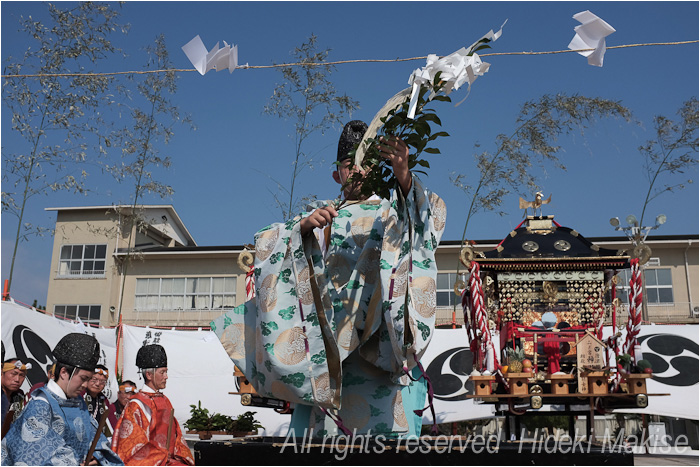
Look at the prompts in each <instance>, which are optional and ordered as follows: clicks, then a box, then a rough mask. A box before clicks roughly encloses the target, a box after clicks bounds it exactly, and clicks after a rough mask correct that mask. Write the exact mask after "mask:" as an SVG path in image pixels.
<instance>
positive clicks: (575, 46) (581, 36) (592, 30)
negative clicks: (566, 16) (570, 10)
mask: <svg viewBox="0 0 700 467" xmlns="http://www.w3.org/2000/svg"><path fill="white" fill-rule="evenodd" d="M573 18H574V19H575V20H576V21H579V22H580V23H581V24H580V25H578V26H576V27H575V28H574V31H575V32H576V35H575V36H574V38H573V39H571V42H570V43H569V49H571V50H579V49H595V50H588V51H585V52H579V54H581V55H583V56H584V57H588V64H589V65H593V66H603V56H604V55H605V38H606V37H607V36H609V35H610V34H612V33H614V32H615V28H613V27H612V26H610V25H609V24H608V23H606V22H605V21H603V20H602V19H600V18H598V17H597V16H596V15H594V14H593V13H591V12H590V11H588V10H586V11H582V12H580V13H576V14H575V15H574V17H573Z"/></svg>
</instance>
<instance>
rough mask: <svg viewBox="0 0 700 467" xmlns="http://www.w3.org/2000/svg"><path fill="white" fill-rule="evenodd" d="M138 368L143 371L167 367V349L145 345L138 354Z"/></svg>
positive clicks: (156, 345) (154, 345)
mask: <svg viewBox="0 0 700 467" xmlns="http://www.w3.org/2000/svg"><path fill="white" fill-rule="evenodd" d="M136 366H137V367H139V368H140V369H142V370H145V369H147V368H163V367H167V366H168V356H167V355H166V353H165V349H164V348H163V346H161V345H158V344H150V345H144V346H143V347H141V348H140V349H139V351H138V352H137V353H136Z"/></svg>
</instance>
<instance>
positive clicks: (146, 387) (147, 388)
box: [141, 384, 160, 394]
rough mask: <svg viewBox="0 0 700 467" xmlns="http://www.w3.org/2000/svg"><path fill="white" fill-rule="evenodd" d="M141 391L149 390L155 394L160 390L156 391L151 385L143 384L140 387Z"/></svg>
mask: <svg viewBox="0 0 700 467" xmlns="http://www.w3.org/2000/svg"><path fill="white" fill-rule="evenodd" d="M141 392H150V393H151V394H156V393H159V392H160V391H156V390H155V389H153V388H152V387H150V386H149V385H147V384H144V385H143V387H142V388H141Z"/></svg>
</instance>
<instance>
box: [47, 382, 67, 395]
mask: <svg viewBox="0 0 700 467" xmlns="http://www.w3.org/2000/svg"><path fill="white" fill-rule="evenodd" d="M46 389H48V390H49V391H51V392H53V393H54V394H56V395H57V396H58V397H59V398H61V399H68V396H66V393H65V392H64V391H63V389H61V386H59V385H58V383H57V382H56V381H54V380H52V379H50V380H49V382H48V383H46Z"/></svg>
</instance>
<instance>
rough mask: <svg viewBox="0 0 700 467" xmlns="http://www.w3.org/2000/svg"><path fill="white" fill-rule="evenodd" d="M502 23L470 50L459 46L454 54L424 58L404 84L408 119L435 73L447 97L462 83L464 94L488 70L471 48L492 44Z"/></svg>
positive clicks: (486, 65)
mask: <svg viewBox="0 0 700 467" xmlns="http://www.w3.org/2000/svg"><path fill="white" fill-rule="evenodd" d="M506 22H507V20H506ZM506 22H504V23H503V24H502V25H501V28H500V29H499V30H498V32H496V33H494V32H493V30H491V31H489V32H488V33H487V34H486V35H484V36H483V37H482V38H481V39H479V40H478V41H477V42H475V43H474V44H472V45H471V46H470V47H462V48H461V49H459V50H458V51H456V52H454V53H451V54H450V55H448V56H446V57H443V58H438V56H437V55H435V54H431V55H428V59H427V61H426V65H425V66H424V67H423V68H419V69H417V70H415V71H414V72H413V73H412V74H411V76H410V77H409V78H408V84H409V85H411V88H412V89H411V100H410V103H409V107H408V117H409V118H413V117H415V115H416V104H417V103H418V96H419V94H420V92H419V91H420V87H421V86H422V85H424V84H426V83H432V82H433V79H434V78H435V75H436V74H437V73H438V72H442V73H441V74H440V79H441V80H442V81H445V85H444V86H443V88H442V91H443V92H444V93H445V95H449V94H450V93H451V92H452V91H453V90H455V91H456V90H458V89H459V88H460V87H461V86H463V85H464V83H467V85H468V88H467V94H468V93H469V89H471V85H472V83H473V82H474V81H476V78H478V77H479V76H482V75H483V74H484V73H486V72H487V71H489V67H490V66H491V65H490V64H489V63H486V62H482V61H481V58H479V55H477V54H476V53H474V49H475V48H476V47H477V46H478V45H479V44H480V43H481V42H483V41H484V40H485V39H486V40H487V41H488V42H493V41H495V40H496V39H498V38H499V37H501V34H502V32H503V26H505V24H506ZM433 97H435V94H434V93H433V94H431V95H430V96H429V97H428V100H431V99H432V98H433ZM465 99H466V97H465ZM462 102H464V99H462V101H461V102H459V103H458V104H457V105H459V104H461V103H462Z"/></svg>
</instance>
